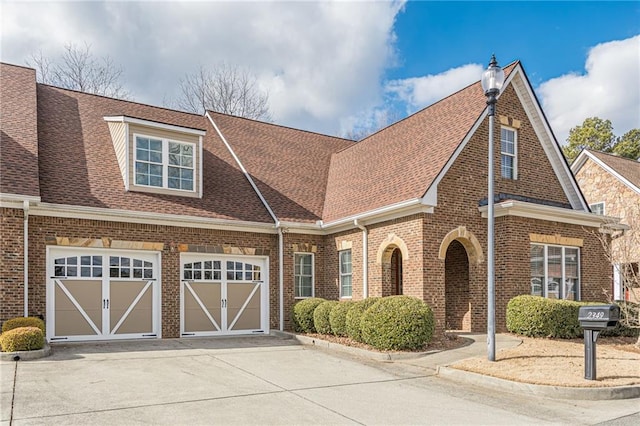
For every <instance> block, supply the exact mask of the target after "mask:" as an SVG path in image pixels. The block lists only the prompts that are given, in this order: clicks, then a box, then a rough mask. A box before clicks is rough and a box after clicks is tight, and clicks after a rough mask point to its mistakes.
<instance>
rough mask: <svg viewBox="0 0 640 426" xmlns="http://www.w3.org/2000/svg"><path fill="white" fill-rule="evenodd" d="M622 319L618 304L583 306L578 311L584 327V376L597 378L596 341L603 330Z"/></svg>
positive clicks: (579, 319) (592, 378) (588, 378)
mask: <svg viewBox="0 0 640 426" xmlns="http://www.w3.org/2000/svg"><path fill="white" fill-rule="evenodd" d="M619 319H620V307H619V306H616V305H594V306H582V307H580V309H579V311H578V321H579V322H580V327H582V328H583V329H584V378H585V379H587V380H595V379H596V341H597V340H598V335H599V334H600V332H601V331H603V330H606V329H608V328H613V327H615V326H616V324H618V320H619Z"/></svg>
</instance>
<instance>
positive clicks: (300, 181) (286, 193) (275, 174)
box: [209, 112, 354, 222]
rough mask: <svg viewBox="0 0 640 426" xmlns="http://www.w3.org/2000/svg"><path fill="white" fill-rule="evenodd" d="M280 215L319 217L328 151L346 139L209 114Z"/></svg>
mask: <svg viewBox="0 0 640 426" xmlns="http://www.w3.org/2000/svg"><path fill="white" fill-rule="evenodd" d="M209 114H210V115H211V117H212V119H213V120H214V122H215V123H216V125H217V126H218V127H219V128H220V131H221V132H222V134H223V135H224V137H225V138H226V139H227V141H228V142H229V144H230V145H231V147H232V148H233V150H234V152H235V153H236V155H237V156H238V157H239V158H240V161H241V162H242V164H243V166H244V167H245V168H246V169H247V170H248V171H249V173H250V174H251V176H252V178H253V179H254V181H255V183H256V185H257V186H258V188H259V190H260V192H261V193H262V195H263V196H264V197H265V199H266V200H267V202H268V204H269V206H270V207H271V208H272V209H273V211H274V213H275V215H276V216H277V217H278V219H279V220H283V221H295V222H315V221H317V220H320V219H321V218H322V208H323V204H324V199H325V192H326V187H327V175H328V172H329V164H330V161H331V155H332V154H333V153H335V152H337V151H339V150H341V149H344V148H347V147H350V146H353V144H354V142H353V141H350V140H346V139H340V138H335V137H331V136H325V135H321V134H317V133H312V132H307V131H302V130H296V129H291V128H288V127H282V126H276V125H273V124H269V123H263V122H260V121H254V120H249V119H246V118H240V117H233V116H229V115H225V114H219V113H215V112H210V113H209Z"/></svg>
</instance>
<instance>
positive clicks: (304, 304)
mask: <svg viewBox="0 0 640 426" xmlns="http://www.w3.org/2000/svg"><path fill="white" fill-rule="evenodd" d="M322 302H325V299H322V298H320V297H310V298H308V299H304V300H301V301H299V302H298V303H296V304H295V305H293V312H292V315H291V319H292V321H293V330H294V331H296V332H298V333H315V332H316V328H315V327H314V325H313V311H315V310H316V308H317V307H318V305H319V304H321V303H322Z"/></svg>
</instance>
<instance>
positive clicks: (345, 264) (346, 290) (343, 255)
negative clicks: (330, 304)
mask: <svg viewBox="0 0 640 426" xmlns="http://www.w3.org/2000/svg"><path fill="white" fill-rule="evenodd" d="M339 253H340V297H351V295H352V285H351V279H352V273H351V250H343V251H341V252H339Z"/></svg>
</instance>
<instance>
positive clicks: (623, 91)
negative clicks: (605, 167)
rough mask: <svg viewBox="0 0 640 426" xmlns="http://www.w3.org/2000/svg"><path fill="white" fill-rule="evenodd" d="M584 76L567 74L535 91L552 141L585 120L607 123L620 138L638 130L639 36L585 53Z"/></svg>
mask: <svg viewBox="0 0 640 426" xmlns="http://www.w3.org/2000/svg"><path fill="white" fill-rule="evenodd" d="M585 70H586V73H585V74H575V73H572V74H567V75H563V76H561V77H558V78H554V79H551V80H549V81H546V82H545V83H542V84H541V85H540V87H539V88H538V90H537V92H538V93H539V95H540V97H541V102H542V105H543V109H544V111H545V113H546V114H547V118H548V119H549V121H550V123H551V128H552V129H553V131H554V133H555V135H556V138H558V141H559V142H560V143H562V144H564V143H565V142H566V139H567V136H568V135H569V130H570V129H571V128H572V127H575V126H578V125H581V124H582V123H583V121H584V120H585V118H589V117H600V118H602V119H609V120H611V122H612V124H613V127H614V133H615V134H616V135H619V136H621V135H622V134H624V133H625V132H627V131H629V130H630V129H633V128H639V127H640V35H638V36H635V37H631V38H628V39H625V40H619V41H611V42H608V43H602V44H599V45H597V46H595V47H593V48H592V49H591V50H589V53H588V56H587V61H586V65H585Z"/></svg>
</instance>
